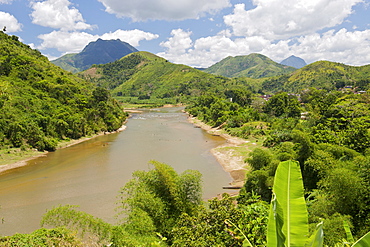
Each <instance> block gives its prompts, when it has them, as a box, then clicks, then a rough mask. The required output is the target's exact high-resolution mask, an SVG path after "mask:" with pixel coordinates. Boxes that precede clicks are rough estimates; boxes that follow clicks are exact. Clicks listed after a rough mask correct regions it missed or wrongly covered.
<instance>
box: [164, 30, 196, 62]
mask: <svg viewBox="0 0 370 247" xmlns="http://www.w3.org/2000/svg"><path fill="white" fill-rule="evenodd" d="M171 35H172V37H171V38H169V39H168V41H166V42H161V43H160V46H162V47H165V48H167V51H168V52H169V53H171V54H172V55H175V56H176V54H182V53H185V52H186V50H187V49H189V48H191V47H192V40H191V38H190V35H191V32H185V31H183V30H182V29H176V30H172V32H171Z"/></svg>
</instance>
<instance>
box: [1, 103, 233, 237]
mask: <svg viewBox="0 0 370 247" xmlns="http://www.w3.org/2000/svg"><path fill="white" fill-rule="evenodd" d="M181 109H182V108H161V109H156V110H154V111H145V112H143V113H141V114H133V116H132V118H131V119H130V120H129V121H128V123H127V129H126V130H125V131H124V132H121V133H118V134H111V135H105V136H101V137H97V138H94V139H92V140H89V141H86V142H83V143H81V144H78V145H75V146H72V147H69V148H66V149H61V150H57V151H56V152H52V153H49V154H48V155H47V156H45V157H40V158H37V159H35V160H32V161H30V162H29V165H27V166H25V167H21V168H18V169H15V170H12V171H11V172H8V173H6V174H3V175H1V176H0V205H1V209H0V218H1V217H3V218H4V219H5V222H4V224H0V235H11V234H14V233H16V232H20V233H27V232H30V231H33V230H35V229H37V228H39V227H40V226H39V222H40V220H41V217H42V215H43V214H44V213H45V212H46V210H47V209H51V208H52V207H54V206H57V205H65V204H72V205H79V206H80V208H81V210H83V211H85V212H88V213H90V214H92V215H94V216H96V217H100V218H102V219H104V220H105V221H108V222H111V223H115V222H116V219H115V218H114V215H115V210H114V209H115V207H116V201H117V200H116V196H117V195H118V191H119V189H120V188H121V187H122V186H123V185H124V184H125V183H126V182H127V181H128V180H129V179H131V174H132V172H133V171H135V170H148V168H149V165H148V162H149V161H150V160H157V161H160V162H163V163H166V164H169V165H171V166H173V167H174V168H175V170H176V171H178V172H183V171H185V170H187V169H196V170H199V171H200V172H201V173H202V174H203V182H204V189H203V192H204V193H203V194H204V198H205V199H207V198H210V197H212V196H215V195H217V194H219V193H222V186H224V185H227V184H228V183H229V182H230V176H229V174H227V173H225V172H224V171H223V170H222V168H221V166H220V165H219V163H218V162H217V161H216V159H215V158H214V157H213V156H212V155H211V153H210V149H212V148H213V147H216V146H218V145H221V144H222V143H224V142H225V141H224V139H222V138H220V137H217V136H212V135H209V134H207V133H205V132H204V131H203V130H201V129H199V128H194V127H193V125H191V124H190V123H188V122H187V120H186V115H185V114H184V113H181Z"/></svg>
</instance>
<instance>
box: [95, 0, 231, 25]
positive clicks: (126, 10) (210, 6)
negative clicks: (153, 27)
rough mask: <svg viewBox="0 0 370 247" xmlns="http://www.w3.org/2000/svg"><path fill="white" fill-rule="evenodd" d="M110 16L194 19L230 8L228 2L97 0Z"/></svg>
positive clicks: (134, 19)
mask: <svg viewBox="0 0 370 247" xmlns="http://www.w3.org/2000/svg"><path fill="white" fill-rule="evenodd" d="M99 1H100V2H101V3H102V4H103V5H104V6H105V8H106V11H107V12H108V13H111V14H116V15H117V16H118V17H128V18H131V19H132V20H133V21H144V20H149V19H151V20H185V19H195V18H198V17H200V16H201V15H203V14H205V13H213V12H217V11H219V10H221V9H223V8H226V7H229V6H230V0H212V1H209V0H180V1H179V0H166V1H163V0H135V1H125V2H124V3H122V1H121V0H99Z"/></svg>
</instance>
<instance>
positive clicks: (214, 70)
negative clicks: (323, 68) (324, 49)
mask: <svg viewBox="0 0 370 247" xmlns="http://www.w3.org/2000/svg"><path fill="white" fill-rule="evenodd" d="M294 70H296V69H295V68H293V67H290V66H285V65H282V64H279V63H276V62H274V61H272V60H271V59H270V58H268V57H266V56H264V55H262V54H257V53H252V54H249V55H247V56H236V57H227V58H225V59H223V60H221V61H220V62H218V63H216V64H214V65H212V66H211V67H209V68H207V69H205V70H204V71H205V72H207V73H211V74H215V75H222V76H227V77H250V78H265V77H271V76H277V75H282V74H287V73H291V72H293V71H294Z"/></svg>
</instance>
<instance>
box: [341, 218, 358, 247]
mask: <svg viewBox="0 0 370 247" xmlns="http://www.w3.org/2000/svg"><path fill="white" fill-rule="evenodd" d="M343 227H344V230H345V231H346V236H347V241H348V242H350V243H354V242H355V240H354V239H353V236H352V232H351V229H350V228H349V225H348V222H347V221H345V220H343Z"/></svg>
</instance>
